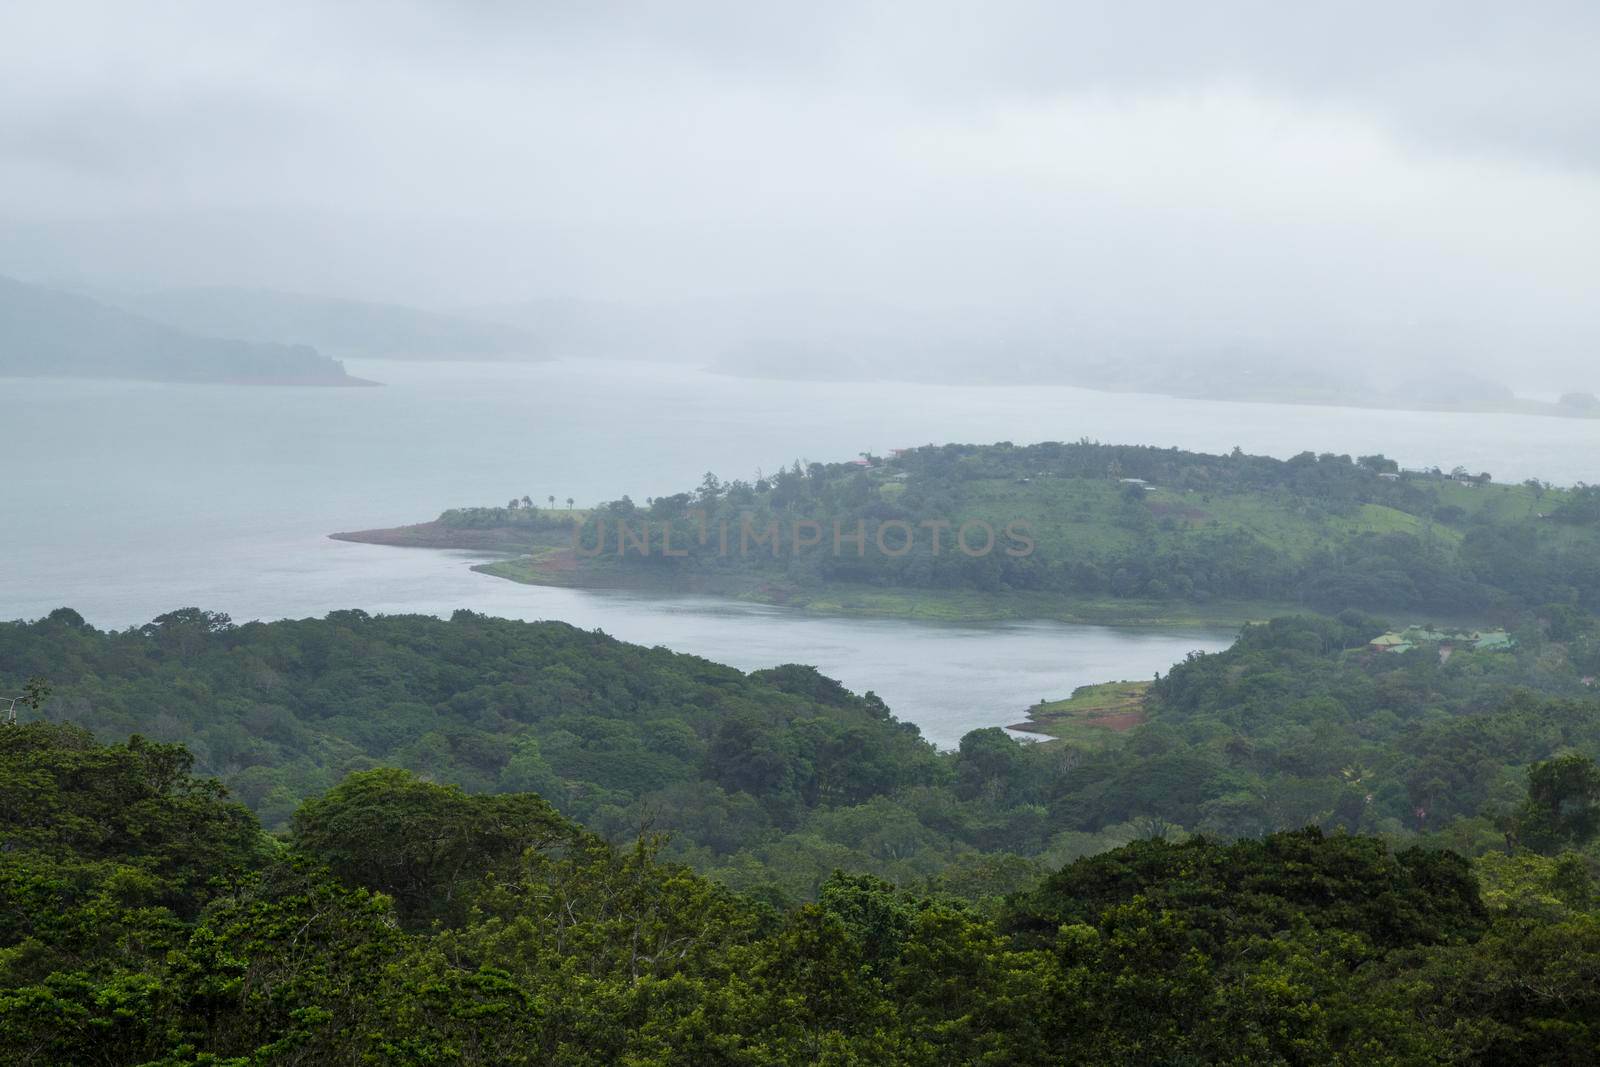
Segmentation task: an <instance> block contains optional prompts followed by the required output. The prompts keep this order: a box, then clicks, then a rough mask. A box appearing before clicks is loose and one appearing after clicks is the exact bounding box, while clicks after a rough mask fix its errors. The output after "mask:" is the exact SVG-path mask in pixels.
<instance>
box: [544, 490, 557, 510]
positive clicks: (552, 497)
mask: <svg viewBox="0 0 1600 1067" xmlns="http://www.w3.org/2000/svg"><path fill="white" fill-rule="evenodd" d="M545 499H546V500H548V501H550V507H551V509H552V510H554V509H555V506H556V495H555V494H554V493H551V494H550V495H549V496H547V497H545Z"/></svg>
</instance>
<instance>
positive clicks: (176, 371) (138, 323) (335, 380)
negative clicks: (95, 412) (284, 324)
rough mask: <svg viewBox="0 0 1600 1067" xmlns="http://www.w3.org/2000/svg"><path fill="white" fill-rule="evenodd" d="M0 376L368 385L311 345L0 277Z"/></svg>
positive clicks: (252, 383) (258, 383)
mask: <svg viewBox="0 0 1600 1067" xmlns="http://www.w3.org/2000/svg"><path fill="white" fill-rule="evenodd" d="M0 375H9V376H17V377H72V378H142V379H149V380H152V381H167V382H230V383H238V384H250V385H370V384H373V383H371V382H366V381H363V380H362V379H360V378H353V377H351V376H350V375H348V374H346V373H345V370H344V364H342V363H340V362H339V361H338V360H336V359H329V358H328V357H327V356H324V355H322V354H321V353H319V352H318V351H317V350H316V349H314V348H311V347H309V346H307V345H303V344H296V345H284V344H268V343H262V342H258V341H242V340H236V339H232V338H223V337H207V336H202V335H200V334H196V333H190V332H187V331H184V330H180V329H176V328H174V327H172V326H169V325H167V324H164V323H160V322H155V321H153V320H151V319H148V318H145V317H143V316H140V315H135V314H132V313H131V312H128V311H124V310H122V309H120V308H115V307H111V306H109V305H107V304H104V303H101V302H100V301H97V300H92V299H90V298H89V297H86V296H81V295H79V294H76V293H68V292H63V291H61V290H56V289H49V288H45V287H42V286H37V285H28V284H25V283H23V282H18V281H15V280H12V279H10V278H3V277H0Z"/></svg>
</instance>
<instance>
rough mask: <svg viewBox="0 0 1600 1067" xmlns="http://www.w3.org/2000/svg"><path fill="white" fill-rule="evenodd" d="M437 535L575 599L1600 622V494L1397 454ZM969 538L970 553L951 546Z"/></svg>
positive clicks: (484, 526) (695, 503)
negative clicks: (1575, 614)
mask: <svg viewBox="0 0 1600 1067" xmlns="http://www.w3.org/2000/svg"><path fill="white" fill-rule="evenodd" d="M530 504H531V502H530ZM574 521H577V522H578V528H579V533H578V537H577V544H578V545H579V546H580V551H577V552H574V553H567V554H564V555H561V556H559V557H554V558H552V557H549V556H548V555H547V553H548V552H549V550H551V549H553V548H559V547H560V546H564V545H571V544H572V543H574V542H573V536H572V533H571V524H572V523H573V522H574ZM797 524H798V525H797ZM808 524H815V525H814V526H811V525H808ZM969 524H970V525H969ZM436 525H437V526H438V527H439V528H440V529H448V528H455V527H471V528H473V529H475V530H477V531H479V535H480V536H483V535H484V534H483V531H486V530H490V529H499V530H504V531H506V532H507V533H508V534H515V536H512V537H511V538H510V540H509V541H506V542H498V541H497V542H496V543H495V547H497V548H502V547H506V545H508V544H512V543H515V542H516V540H517V537H521V538H522V539H523V541H524V543H525V544H526V546H527V547H528V548H530V549H532V550H533V551H534V552H535V554H536V556H540V555H542V556H544V559H543V561H542V562H541V560H540V559H538V558H536V559H535V560H533V561H532V562H531V563H530V564H526V565H490V566H488V567H485V568H483V569H485V570H488V571H489V572H490V573H494V574H500V575H502V576H508V577H519V578H523V579H526V580H534V581H552V582H563V583H571V584H584V583H586V582H587V583H593V584H604V583H610V582H615V583H619V584H627V583H628V582H630V581H633V582H653V583H663V582H668V583H678V584H682V585H685V586H689V587H700V588H707V589H709V590H711V591H724V590H726V591H733V592H740V591H743V590H746V589H750V588H759V589H761V590H763V591H765V592H767V593H772V594H776V595H778V596H779V597H782V596H784V595H786V594H787V595H791V596H802V595H803V594H804V593H805V592H807V591H810V590H816V589H818V588H820V587H823V586H826V585H828V584H829V583H834V584H837V583H844V584H847V585H857V586H874V587H881V588H892V589H902V590H946V591H959V590H966V591H972V592H978V593H986V594H1010V593H1018V592H1022V593H1034V594H1046V595H1049V596H1054V597H1060V598H1080V599H1082V598H1110V599H1112V600H1119V599H1121V600H1142V601H1153V602H1175V603H1189V604H1209V603H1216V602H1219V601H1250V602H1270V603H1277V604H1292V605H1304V606H1306V607H1308V608H1312V609H1315V610H1319V611H1329V612H1333V611H1339V610H1342V609H1345V608H1352V607H1353V608H1358V609H1362V610H1372V609H1385V610H1408V611H1430V612H1438V613H1444V614H1448V615H1453V616H1460V617H1466V616H1470V617H1478V616H1483V615H1485V614H1494V613H1503V612H1507V611H1515V610H1519V609H1526V608H1529V607H1537V606H1539V605H1542V604H1545V603H1547V602H1561V603H1577V604H1581V605H1582V606H1584V607H1585V608H1587V609H1589V610H1595V609H1596V608H1600V487H1585V486H1576V487H1568V488H1558V487H1554V486H1550V485H1547V484H1545V483H1542V482H1539V481H1536V480H1528V481H1526V482H1523V483H1520V484H1511V485H1508V484H1501V483H1496V482H1494V481H1493V480H1492V478H1491V476H1490V475H1489V474H1488V473H1487V472H1481V471H1480V472H1469V471H1467V470H1465V469H1464V468H1457V469H1455V470H1453V471H1449V472H1445V471H1441V470H1438V469H1437V468H1434V469H1430V470H1425V471H1408V472H1402V471H1400V469H1399V467H1398V465H1397V464H1396V463H1395V462H1394V461H1393V460H1391V459H1388V458H1386V457H1384V456H1382V455H1373V456H1362V457H1357V458H1352V457H1350V456H1348V455H1334V454H1321V455H1318V454H1315V453H1311V452H1306V453H1302V454H1300V455H1297V456H1294V457H1292V458H1290V459H1287V460H1279V459H1275V458H1272V457H1268V456H1255V455H1248V454H1246V453H1244V452H1242V451H1240V450H1237V449H1236V450H1234V451H1233V452H1232V453H1230V454H1226V455H1214V454H1207V453H1199V452H1189V451H1184V450H1180V449H1176V448H1154V447H1146V446H1126V445H1108V444H1100V443H1097V442H1091V441H1078V442H1073V443H1060V442H1046V443H1043V444H1035V445H1026V446H1018V445H1012V444H1010V443H1005V442H1002V443H1000V444H994V445H954V444H952V445H942V446H935V445H929V446H924V447H921V448H914V449H905V450H899V451H898V452H897V453H896V454H895V455H893V456H890V457H887V458H883V457H868V458H867V459H864V460H861V461H858V462H854V463H828V464H824V463H809V464H803V463H801V462H799V461H796V462H795V463H794V464H793V465H791V466H789V467H785V468H782V469H780V470H778V471H776V472H774V473H771V474H758V475H757V476H756V477H754V478H751V479H735V480H732V481H723V480H721V479H719V478H717V477H716V476H715V475H713V474H707V475H706V478H705V480H704V481H703V482H702V484H701V485H700V486H699V487H698V488H696V489H694V490H690V491H685V492H677V493H672V494H667V495H661V496H655V497H651V498H648V499H647V500H646V501H645V502H643V503H637V502H635V501H633V500H631V499H630V498H628V497H623V498H621V499H620V500H615V501H611V502H609V503H606V504H603V505H601V506H599V507H597V508H594V509H590V510H588V511H585V512H583V513H581V514H580V515H576V516H575V515H573V514H571V513H570V511H568V512H562V511H560V510H557V509H551V510H550V511H544V510H542V509H540V508H538V507H537V506H530V507H526V508H524V507H516V508H468V509H456V510H453V511H449V512H446V513H444V514H443V515H441V517H440V519H439V520H437V524H436ZM963 526H966V527H967V529H968V532H969V535H970V536H969V544H968V547H969V548H971V549H972V551H971V552H967V551H962V550H961V549H960V548H959V547H958V544H957V537H958V535H959V534H960V531H961V529H962V528H963ZM985 526H987V528H988V530H989V531H992V533H985V532H984V527H985ZM647 528H648V532H646V531H647ZM1008 530H1015V531H1019V532H1025V533H1023V535H1022V537H1014V536H1012V535H1010V534H1008V532H1007V531H1008ZM772 531H775V532H776V535H777V538H776V540H777V542H778V543H777V545H776V549H774V545H773V542H772V540H770V539H769V533H770V532H772ZM857 535H859V537H860V541H859V544H860V545H863V546H864V548H862V547H858V541H857V540H855V539H854V538H856V537H857ZM991 536H992V537H993V548H992V549H991V550H989V551H986V552H983V551H979V550H980V549H982V548H983V547H984V546H985V545H987V544H989V543H990V541H989V538H990V537H991ZM1024 539H1025V542H1026V543H1024ZM645 541H648V548H647V549H646V547H645V546H644V544H643V542H645ZM803 542H811V543H803ZM668 549H670V551H669V550H668ZM1024 549H1025V551H1024ZM750 583H758V584H757V585H754V586H752V585H751V584H750Z"/></svg>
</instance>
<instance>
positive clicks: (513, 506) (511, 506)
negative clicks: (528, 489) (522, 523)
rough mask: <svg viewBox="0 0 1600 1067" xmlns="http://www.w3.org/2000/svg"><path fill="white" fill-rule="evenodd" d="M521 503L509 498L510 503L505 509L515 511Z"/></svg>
mask: <svg viewBox="0 0 1600 1067" xmlns="http://www.w3.org/2000/svg"><path fill="white" fill-rule="evenodd" d="M521 503H522V501H520V500H518V499H517V498H516V497H512V498H511V502H510V503H509V504H507V505H506V507H508V508H510V509H511V510H512V511H516V510H517V507H518V505H520V504H521Z"/></svg>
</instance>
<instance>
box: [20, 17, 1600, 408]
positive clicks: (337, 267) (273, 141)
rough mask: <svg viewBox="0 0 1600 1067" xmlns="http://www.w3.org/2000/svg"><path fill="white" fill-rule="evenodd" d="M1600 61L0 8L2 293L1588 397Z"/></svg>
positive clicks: (1211, 38)
mask: <svg viewBox="0 0 1600 1067" xmlns="http://www.w3.org/2000/svg"><path fill="white" fill-rule="evenodd" d="M1597 57H1600V4H1595V3H1592V2H1571V3H1559V2H1548V3H1539V2H1523V3H1506V2H1497V3H1472V2H1464V0H1452V2H1439V3H1405V2H1394V0H1390V2H1383V3H1377V2H1374V3H1364V2H1342V3H1338V4H1327V3H1317V4H1312V3H1289V2H1283V0H1277V2H1262V3H1243V2H1225V0H1211V2H1207V3H1178V2H1173V3H1162V4H1141V3H1134V2H1128V0H1117V2H1107V3H1072V2H1061V0H1058V2H1041V3H1004V2H997V0H985V2H973V3H964V4H947V3H938V2H931V0H921V2H916V3H910V2H907V3H865V2H841V3H833V2H826V0H807V2H805V3H794V4H786V5H780V4H765V3H752V2H749V0H741V2H729V3H690V2H678V3H659V4H623V3H606V2H596V0H572V2H533V3H510V2H506V3H500V2H489V0H483V2H472V0H453V2H438V3H409V4H407V3H397V2H389V3H383V4H371V3H361V2H337V3H330V2H320V3H293V2H282V0H278V2H273V3H250V4H235V3H229V2H221V0H206V2H203V3H161V2H150V0H146V2H142V3H136V4H135V3H127V2H124V0H109V2H103V3H77V2H72V0H44V2H34V0H11V2H9V3H7V4H4V5H0V271H3V272H7V273H11V274H14V275H19V276H22V277H26V278H31V279H35V280H38V279H45V278H54V279H76V280H79V281H82V282H84V283H87V284H97V285H118V286H138V287H147V288H152V287H158V286H164V285H170V284H200V283H204V284H212V283H226V284H247V285H259V286H270V287H276V288H284V289H295V290H307V291H312V290H316V291H326V292H333V293H340V294H347V295H355V296H364V297H369V298H379V299H394V300H402V301H410V302H417V303H423V304H427V305H430V306H439V307H448V306H455V305H463V304H473V303H480V302H490V301H506V300H516V299H522V298H530V297H547V296H583V297H591V298H604V299H617V300H624V301H647V302H663V303H666V302H674V301H682V300H690V301H705V300H712V301H715V300H723V299H741V298H744V297H746V296H762V297H764V298H768V299H771V298H774V297H776V298H778V299H780V300H781V299H788V298H790V297H793V298H794V299H796V300H797V301H801V302H804V301H813V300H822V301H827V300H832V299H848V300H852V301H855V300H860V301H867V302H882V303H884V304H886V305H893V306H895V307H898V308H901V309H909V310H913V311H921V310H935V309H937V310H941V311H945V312H948V311H949V310H950V309H953V308H954V309H961V310H962V311H963V312H965V313H970V314H972V315H973V316H975V318H976V320H977V321H986V319H989V318H992V319H993V320H994V321H996V322H1011V323H1017V322H1022V323H1029V324H1051V323H1076V322H1080V321H1090V320H1092V321H1097V322H1130V321H1133V322H1138V323H1140V324H1141V327H1140V328H1142V329H1156V330H1161V331H1167V332H1169V333H1170V334H1171V335H1172V336H1174V337H1195V338H1200V339H1207V338H1209V339H1225V338H1227V337H1230V336H1241V335H1243V336H1251V337H1258V338H1259V337H1265V338H1273V339H1278V340H1281V342H1282V343H1284V344H1285V345H1287V346H1289V347H1294V346H1295V345H1297V344H1299V345H1302V346H1303V345H1304V344H1305V343H1306V342H1307V339H1309V338H1322V339H1325V338H1328V337H1346V336H1347V337H1351V338H1357V339H1363V338H1372V337H1383V338H1387V339H1389V340H1391V341H1392V340H1393V339H1394V338H1397V337H1398V338H1414V339H1415V344H1416V347H1417V355H1418V358H1419V359H1429V360H1433V359H1436V358H1442V357H1449V356H1451V355H1452V353H1453V352H1454V351H1456V350H1457V346H1459V350H1460V351H1463V352H1471V353H1473V354H1474V355H1475V356H1477V357H1482V356H1484V355H1485V354H1486V353H1487V354H1488V355H1490V356H1492V357H1494V358H1501V359H1504V360H1505V361H1506V363H1507V364H1509V365H1513V366H1515V367H1518V368H1526V367H1542V366H1553V365H1557V364H1560V365H1562V366H1564V367H1566V368H1581V367H1583V366H1584V365H1585V363H1595V364H1600V300H1597V299H1596V295H1597V289H1600V285H1597V283H1600V73H1597V71H1600V66H1597ZM1352 343H1353V344H1354V343H1361V342H1359V341H1353V342H1352ZM1590 384H1591V387H1592V386H1594V385H1600V381H1597V382H1592V383H1590Z"/></svg>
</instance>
